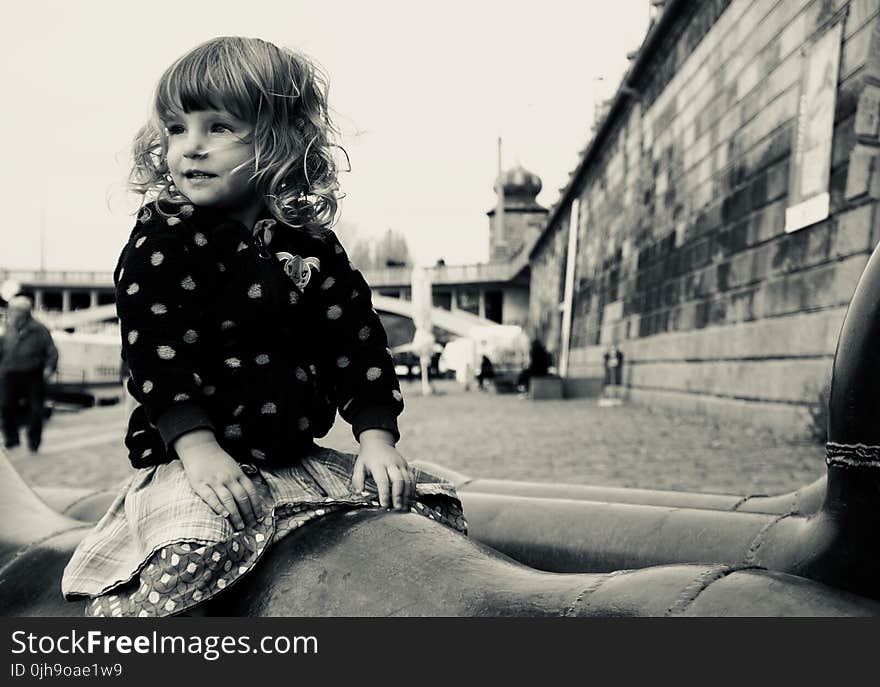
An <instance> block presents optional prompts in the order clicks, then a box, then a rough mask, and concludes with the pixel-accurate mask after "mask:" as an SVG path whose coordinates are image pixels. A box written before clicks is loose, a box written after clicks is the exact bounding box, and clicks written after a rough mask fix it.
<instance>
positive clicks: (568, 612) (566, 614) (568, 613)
mask: <svg viewBox="0 0 880 687" xmlns="http://www.w3.org/2000/svg"><path fill="white" fill-rule="evenodd" d="M626 572H629V571H628V570H615V571H614V572H610V573H606V574H604V575H600V576H599V577H597V578H596V579H595V580H593V582H592V584H589V585H587V586H586V587H585V588H584V589H583V590H582V591H581V593H580V594H578V595H577V597H575V600H574V601H573V602H572V603H571V605H570V606H568V607H566V609H565V610H564V611H563V612H562V617H563V618H574V617H575V615H574V612H575V609H576V608H577V607H578V606H579V605H580V603H581V601H583V600H584V597H586V596H588V595H590V594H592V593H593V592H595V591H596V590H597V589H599V587H601V586H602V585H603V584H605V581H606V580H609V579H611V578H612V577H616V576H617V575H622V574H624V573H626Z"/></svg>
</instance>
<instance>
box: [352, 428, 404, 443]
mask: <svg viewBox="0 0 880 687" xmlns="http://www.w3.org/2000/svg"><path fill="white" fill-rule="evenodd" d="M358 443H360V445H361V446H366V445H368V444H383V445H385V446H394V445H395V443H396V442H395V441H394V435H393V434H392V433H391V432H389V431H388V430H387V429H365V430H364V431H362V432H361V433H360V436H358Z"/></svg>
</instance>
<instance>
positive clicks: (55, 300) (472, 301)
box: [0, 264, 527, 336]
mask: <svg viewBox="0 0 880 687" xmlns="http://www.w3.org/2000/svg"><path fill="white" fill-rule="evenodd" d="M510 271H511V269H510V267H509V266H508V265H493V264H483V265H460V266H451V267H443V266H441V267H435V268H433V272H434V274H432V283H433V284H434V289H433V291H434V294H433V295H434V301H435V305H434V307H433V308H432V309H431V319H432V321H433V323H434V326H435V327H438V328H440V329H442V330H444V331H447V332H449V333H450V334H452V335H454V336H469V335H470V333H471V332H472V331H473V330H474V329H476V328H485V327H490V328H491V327H492V326H493V325H498V324H502V323H517V324H519V323H520V322H519V320H522V319H523V316H524V312H525V309H524V308H523V307H522V306H521V305H520V304H519V301H522V298H521V297H520V298H515V297H514V295H513V291H510V294H509V297H508V298H507V302H508V306H507V308H506V309H507V310H508V311H510V313H511V316H510V317H508V318H503V317H501V316H500V315H501V313H500V312H497V311H498V310H500V309H501V307H503V303H504V299H503V297H504V295H505V294H504V292H503V285H504V284H505V283H506V282H508V281H509V280H510V278H511V274H510ZM410 272H411V268H408V267H403V268H389V269H385V270H377V271H375V272H366V273H365V277H366V279H367V282H368V283H369V284H370V285H371V287H372V289H373V297H372V298H373V307H374V308H375V309H376V311H377V312H379V313H383V312H384V313H390V314H393V315H397V316H401V317H405V318H408V319H412V317H413V304H412V301H411V300H409V280H410ZM6 281H14V282H17V283H18V284H20V285H21V292H22V293H24V294H26V295H29V296H31V298H33V300H34V310H35V311H36V313H37V316H38V317H39V318H40V319H41V320H42V321H43V322H44V323H45V324H46V325H47V326H49V327H51V328H53V329H78V328H79V329H82V328H86V327H92V328H93V327H94V325H96V324H99V323H111V322H114V321H115V320H116V305H115V292H114V288H113V275H112V273H110V272H99V271H94V272H79V271H64V270H2V269H0V282H6ZM512 288H513V287H509V290H510V289H512ZM519 290H520V291H521V288H520V289H519ZM465 294H467V295H465ZM499 295H500V296H501V297H502V301H501V304H502V305H501V306H499V307H493V302H494V301H496V300H497V298H496V296H499ZM526 302H527V296H526ZM461 306H466V307H461ZM517 306H519V307H517ZM511 319H512V320H515V322H510V321H509V320H511ZM523 323H524V322H523Z"/></svg>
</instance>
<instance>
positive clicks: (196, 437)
mask: <svg viewBox="0 0 880 687" xmlns="http://www.w3.org/2000/svg"><path fill="white" fill-rule="evenodd" d="M216 443H217V438H216V437H215V436H214V432H212V431H211V430H209V429H196V430H193V431H192V432H187V433H186V434H182V435H181V436H180V437H178V438H177V439H176V440H175V442H174V451H175V453H177V455H178V456H180V458H181V459H183V458H184V457H185V456H186V455H187V454H192V452H193V451H198V450H199V449H202V448H204V447H205V446H210V445H211V444H216Z"/></svg>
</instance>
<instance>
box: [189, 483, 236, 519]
mask: <svg viewBox="0 0 880 687" xmlns="http://www.w3.org/2000/svg"><path fill="white" fill-rule="evenodd" d="M193 491H194V492H195V493H196V494H198V495H199V497H200V498H201V499H202V501H204V502H205V503H207V504H208V507H209V508H210V509H211V510H212V511H214V512H215V513H216V514H217V515H219V516H220V517H221V518H225V517H228V516H229V513H227V512H226V509H225V508H224V507H223V504H222V503H220V499H218V498H217V494H215V493H214V490H213V489H211V487H209V486H208V485H207V484H205V485H199V486H193Z"/></svg>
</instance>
